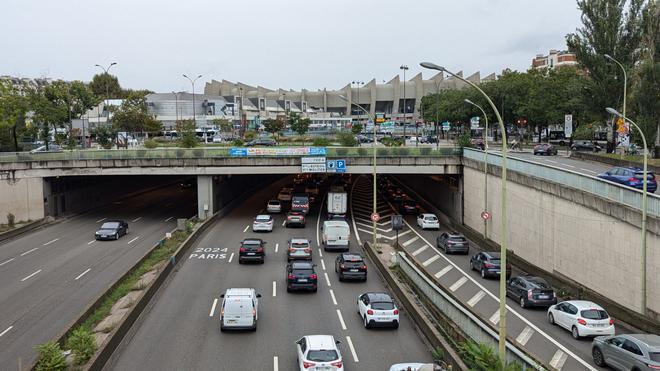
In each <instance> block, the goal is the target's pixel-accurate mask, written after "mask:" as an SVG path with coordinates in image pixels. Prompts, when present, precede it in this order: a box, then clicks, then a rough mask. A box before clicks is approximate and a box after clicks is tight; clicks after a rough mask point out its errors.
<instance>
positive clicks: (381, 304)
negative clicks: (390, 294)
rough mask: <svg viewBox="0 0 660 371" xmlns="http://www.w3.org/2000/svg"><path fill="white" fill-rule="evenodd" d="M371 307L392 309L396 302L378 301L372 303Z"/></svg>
mask: <svg viewBox="0 0 660 371" xmlns="http://www.w3.org/2000/svg"><path fill="white" fill-rule="evenodd" d="M371 309H375V310H392V309H394V303H392V302H387V301H376V302H373V303H371Z"/></svg>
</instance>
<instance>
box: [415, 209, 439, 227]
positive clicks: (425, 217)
mask: <svg viewBox="0 0 660 371" xmlns="http://www.w3.org/2000/svg"><path fill="white" fill-rule="evenodd" d="M417 225H418V226H419V227H420V228H422V229H440V221H439V220H438V217H437V216H435V214H428V213H424V214H419V216H417Z"/></svg>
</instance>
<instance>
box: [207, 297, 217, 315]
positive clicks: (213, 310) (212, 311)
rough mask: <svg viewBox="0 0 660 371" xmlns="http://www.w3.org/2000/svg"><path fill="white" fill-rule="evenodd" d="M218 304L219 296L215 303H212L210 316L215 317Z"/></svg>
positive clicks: (214, 300)
mask: <svg viewBox="0 0 660 371" xmlns="http://www.w3.org/2000/svg"><path fill="white" fill-rule="evenodd" d="M216 305H218V298H215V299H213V304H212V305H211V311H210V312H209V317H213V314H214V313H215V306H216Z"/></svg>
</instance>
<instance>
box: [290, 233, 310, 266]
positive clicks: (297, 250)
mask: <svg viewBox="0 0 660 371" xmlns="http://www.w3.org/2000/svg"><path fill="white" fill-rule="evenodd" d="M286 259H287V260H288V261H291V260H294V259H304V260H312V247H311V244H310V243H309V240H308V239H306V238H292V239H290V240H289V249H288V250H287V255H286Z"/></svg>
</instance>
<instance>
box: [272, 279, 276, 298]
mask: <svg viewBox="0 0 660 371" xmlns="http://www.w3.org/2000/svg"><path fill="white" fill-rule="evenodd" d="M276 296H277V282H276V281H273V297H276Z"/></svg>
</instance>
